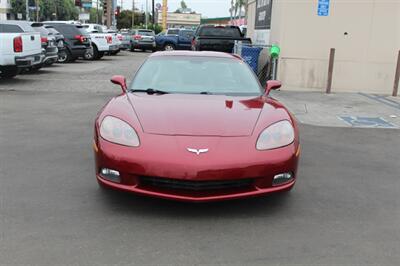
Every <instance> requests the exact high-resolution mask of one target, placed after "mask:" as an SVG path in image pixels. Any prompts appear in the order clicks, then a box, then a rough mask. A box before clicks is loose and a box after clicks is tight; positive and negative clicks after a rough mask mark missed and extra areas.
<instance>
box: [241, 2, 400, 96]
mask: <svg viewBox="0 0 400 266" xmlns="http://www.w3.org/2000/svg"><path fill="white" fill-rule="evenodd" d="M317 2H318V1H316V0H301V1H289V0H275V1H274V2H273V8H272V23H271V36H270V42H271V43H276V44H279V45H280V46H281V48H282V53H281V58H280V64H279V74H278V77H279V79H281V80H282V82H283V84H284V86H285V87H286V88H293V89H298V88H309V89H318V90H323V89H325V86H326V82H327V70H328V58H329V50H330V48H336V61H335V68H334V78H333V91H363V92H378V93H384V94H388V93H391V90H392V87H393V80H394V72H395V68H396V59H397V53H398V50H399V49H400V0H352V1H348V0H331V6H330V15H329V16H328V17H319V16H317ZM250 14H251V13H250V12H249V22H251V21H252V20H254V18H250ZM250 32H251V30H250Z"/></svg>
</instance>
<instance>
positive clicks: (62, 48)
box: [44, 25, 66, 59]
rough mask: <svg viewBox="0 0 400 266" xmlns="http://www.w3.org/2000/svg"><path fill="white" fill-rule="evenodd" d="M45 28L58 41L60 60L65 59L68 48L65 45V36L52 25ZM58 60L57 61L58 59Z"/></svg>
mask: <svg viewBox="0 0 400 266" xmlns="http://www.w3.org/2000/svg"><path fill="white" fill-rule="evenodd" d="M44 27H45V28H46V29H47V30H48V31H49V32H50V33H52V34H53V36H54V38H55V39H56V43H57V48H58V58H60V57H61V58H62V57H65V53H66V48H65V45H64V35H62V34H61V33H59V32H58V31H57V30H56V29H55V28H54V27H53V26H51V25H44ZM58 58H57V59H58Z"/></svg>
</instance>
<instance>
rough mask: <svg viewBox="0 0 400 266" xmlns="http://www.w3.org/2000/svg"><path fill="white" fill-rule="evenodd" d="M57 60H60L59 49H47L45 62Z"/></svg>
mask: <svg viewBox="0 0 400 266" xmlns="http://www.w3.org/2000/svg"><path fill="white" fill-rule="evenodd" d="M57 59H58V48H57V47H48V48H46V53H45V58H44V60H43V62H47V61H57Z"/></svg>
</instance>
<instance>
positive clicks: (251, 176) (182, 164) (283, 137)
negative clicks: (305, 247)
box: [93, 51, 300, 202]
mask: <svg viewBox="0 0 400 266" xmlns="http://www.w3.org/2000/svg"><path fill="white" fill-rule="evenodd" d="M111 81H112V82H113V83H115V84H119V85H120V86H121V88H122V94H121V95H119V96H117V97H115V98H113V99H112V100H111V101H110V102H108V103H107V104H106V106H105V107H104V108H103V109H102V111H101V112H100V113H99V115H98V117H97V119H96V122H95V134H94V142H93V147H94V151H95V158H96V176H97V180H98V182H99V184H100V185H101V186H102V187H107V188H113V189H117V190H122V191H128V192H133V193H137V194H142V195H149V196H154V197H161V198H166V199H174V200H182V201H192V202H206V201H214V200H225V199H235V198H242V197H250V196H257V195H264V194H268V193H272V192H279V191H288V190H290V189H291V188H292V187H293V186H294V184H295V181H296V172H297V164H298V160H299V154H300V145H299V136H298V128H297V125H296V122H295V120H294V118H293V117H292V115H291V114H290V113H289V112H288V111H287V109H286V108H285V107H284V106H283V105H282V104H281V103H279V102H278V101H276V100H274V99H273V98H271V97H269V96H268V94H269V92H270V91H271V90H272V89H277V88H279V87H280V86H281V85H280V82H278V81H269V82H268V84H267V86H266V88H265V89H263V88H262V87H261V85H260V83H259V82H258V80H257V77H256V76H255V75H254V73H253V72H252V70H251V69H250V68H249V67H248V65H247V64H246V63H245V62H244V61H242V60H241V59H239V58H236V57H234V56H232V55H229V54H225V53H215V52H191V51H185V52H183V51H182V52H161V53H155V54H153V55H151V56H150V57H149V58H148V59H147V60H146V62H145V63H144V64H143V65H142V66H141V68H140V69H139V71H138V72H137V74H136V75H135V77H134V79H133V81H132V83H131V84H130V85H129V86H127V84H126V81H125V78H124V77H122V76H114V77H113V78H112V80H111Z"/></svg>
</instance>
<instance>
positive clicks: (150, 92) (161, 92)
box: [130, 88, 169, 95]
mask: <svg viewBox="0 0 400 266" xmlns="http://www.w3.org/2000/svg"><path fill="white" fill-rule="evenodd" d="M130 92H145V93H147V94H149V95H153V94H168V93H169V92H168V91H162V90H156V89H152V88H149V89H147V90H130Z"/></svg>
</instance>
